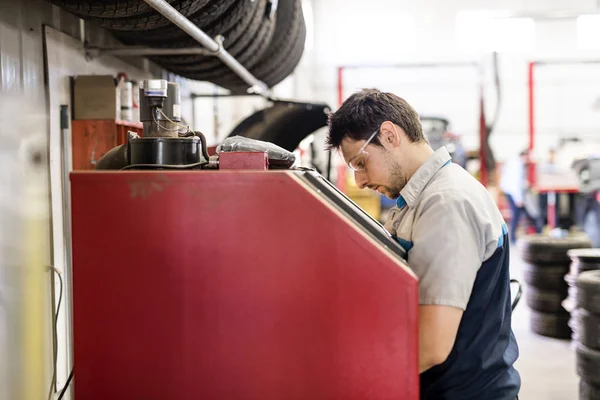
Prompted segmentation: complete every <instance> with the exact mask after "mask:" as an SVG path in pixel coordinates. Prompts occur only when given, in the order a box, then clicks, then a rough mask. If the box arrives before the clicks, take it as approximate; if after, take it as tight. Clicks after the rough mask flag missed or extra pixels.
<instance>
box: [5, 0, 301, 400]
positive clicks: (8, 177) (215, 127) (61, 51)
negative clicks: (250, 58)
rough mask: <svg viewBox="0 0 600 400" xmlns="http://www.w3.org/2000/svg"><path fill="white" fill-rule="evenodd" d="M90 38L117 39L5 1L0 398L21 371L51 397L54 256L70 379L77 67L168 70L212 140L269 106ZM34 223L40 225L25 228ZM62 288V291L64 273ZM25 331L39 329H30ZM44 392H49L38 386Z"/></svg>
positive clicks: (137, 74) (36, 0) (62, 363)
mask: <svg viewBox="0 0 600 400" xmlns="http://www.w3.org/2000/svg"><path fill="white" fill-rule="evenodd" d="M83 39H85V40H87V41H89V42H90V43H92V44H94V45H98V46H114V45H115V44H116V43H115V42H114V40H113V39H112V38H111V37H110V35H108V34H107V33H106V32H105V31H103V30H102V29H99V28H96V27H94V26H93V25H92V24H89V23H86V24H82V21H80V20H79V19H78V18H76V17H74V16H72V15H70V14H68V13H66V12H64V11H62V10H60V9H59V8H57V7H54V6H52V5H50V4H49V3H48V2H46V1H43V0H22V1H14V0H0V188H1V189H0V212H1V213H0V360H3V362H1V363H0V398H1V399H4V398H7V399H8V398H11V399H19V398H21V397H22V395H24V394H25V393H24V392H23V386H22V385H21V384H20V382H22V381H20V379H21V378H22V379H26V383H27V385H28V386H29V387H30V388H31V390H32V391H33V392H34V393H35V394H34V395H32V396H30V398H45V397H46V396H47V394H46V393H47V390H48V388H49V382H50V378H51V377H50V375H49V374H50V373H51V364H52V362H51V359H52V357H51V347H52V346H51V345H52V339H51V338H52V335H51V325H52V317H53V315H52V306H51V305H52V298H53V296H52V290H51V289H52V287H51V277H52V274H51V273H50V272H49V269H47V267H46V266H50V265H52V266H55V267H56V268H58V269H60V270H61V271H63V272H64V279H65V288H64V293H65V297H64V298H63V303H62V307H61V314H60V317H59V321H58V336H59V340H58V371H57V380H58V386H59V387H62V385H63V384H64V383H65V381H66V378H67V375H68V373H69V370H70V366H71V364H70V361H69V360H70V359H71V353H70V346H71V334H70V330H71V328H70V318H67V317H66V316H68V315H69V312H70V309H69V301H70V292H71V287H70V271H68V268H67V265H66V260H67V252H68V248H69V246H68V243H67V241H66V239H65V233H66V231H67V229H66V228H67V226H68V219H65V215H68V213H66V212H65V206H66V205H67V204H68V202H67V198H65V197H64V196H63V192H62V186H63V184H64V183H65V182H64V180H63V172H64V170H63V165H62V153H61V151H62V148H61V140H62V136H61V131H60V126H59V109H60V106H61V105H68V106H70V96H69V78H70V77H71V76H75V75H78V74H113V75H116V74H117V73H119V72H127V73H128V75H129V76H130V77H131V78H133V79H138V80H141V79H144V78H149V77H163V78H168V79H170V80H175V81H178V82H180V83H181V88H182V114H183V116H184V118H185V119H186V120H187V122H188V123H189V124H190V125H192V126H193V127H194V128H195V129H200V130H202V131H203V132H205V133H206V134H207V135H208V137H209V142H210V144H216V143H217V141H218V140H221V139H222V138H223V137H224V136H225V135H226V134H228V133H229V131H230V130H231V129H233V127H234V126H235V124H236V123H237V122H238V121H240V120H241V119H243V118H245V117H246V116H247V115H249V114H250V113H252V112H253V111H255V110H257V109H259V108H262V107H264V106H265V105H266V102H265V100H263V99H262V98H257V97H254V98H247V97H242V98H226V99H223V98H220V99H204V100H196V101H195V102H192V100H191V97H190V95H191V94H192V93H215V92H222V90H221V89H218V88H216V87H215V86H214V85H212V84H208V83H201V82H193V81H188V80H184V79H181V78H179V77H176V76H172V75H170V74H167V73H165V72H164V71H162V70H160V69H158V68H156V67H154V66H153V65H152V64H150V63H149V62H147V61H146V60H144V59H141V58H127V57H125V58H120V59H117V58H112V57H108V58H106V57H102V58H98V59H89V58H87V57H86V55H85V52H84V48H83V42H82V40H83ZM44 40H45V41H46V47H45V46H44ZM45 52H46V54H45ZM46 55H47V57H46ZM294 82H295V81H294V78H289V79H288V80H287V81H286V82H284V83H282V84H281V85H279V87H278V88H277V89H276V91H275V93H276V95H278V96H281V97H284V98H292V97H294V93H295V91H296V87H295V84H294ZM192 103H195V104H192ZM67 135H68V133H67ZM67 141H68V142H69V141H70V140H69V137H67ZM36 151H39V152H40V154H42V155H43V157H42V160H41V162H37V161H36V162H33V161H35V160H36V158H35V157H33V155H34V154H36V153H35V152H36ZM69 151H70V149H67V152H69ZM68 155H69V154H67V156H68ZM25 200H26V201H25ZM32 226H33V227H34V228H35V229H34V230H26V229H25V228H26V227H32ZM21 233H22V235H20V234H21ZM34 238H36V239H35V240H34ZM24 255H29V256H24ZM31 265H35V266H36V268H37V269H36V271H37V273H38V275H36V277H39V278H40V279H39V280H35V284H34V285H29V282H32V281H33V280H31V279H29V277H28V275H27V274H25V273H24V271H25V270H26V268H27V267H28V266H31ZM26 278H27V279H26ZM24 282H25V283H26V285H24ZM28 285H29V286H28ZM54 292H55V295H58V293H59V285H58V280H56V282H55V285H54ZM32 294H33V296H32V297H31V298H33V299H34V300H35V304H34V306H35V307H33V308H31V309H34V308H35V312H37V313H41V314H35V315H33V314H25V313H23V307H24V306H25V303H24V298H25V297H27V296H30V295H32ZM54 299H56V297H55V298H54ZM36 307H37V308H36ZM29 317H31V318H29ZM39 317H41V318H39ZM33 321H37V322H36V324H37V325H34V322H33ZM26 332H29V333H31V336H26V335H25V333H26ZM26 343H29V344H31V343H33V344H35V346H34V347H35V348H36V349H37V350H35V351H36V353H35V354H34V356H35V357H34V358H35V360H36V361H35V365H36V368H37V374H36V373H34V372H35V371H33V370H28V374H27V376H25V375H24V374H22V373H21V367H23V365H24V364H23V360H24V359H23V355H24V348H25V347H27V346H26ZM30 355H31V354H30ZM28 365H30V364H28ZM41 392H43V393H44V394H43V395H39V394H40V393H41Z"/></svg>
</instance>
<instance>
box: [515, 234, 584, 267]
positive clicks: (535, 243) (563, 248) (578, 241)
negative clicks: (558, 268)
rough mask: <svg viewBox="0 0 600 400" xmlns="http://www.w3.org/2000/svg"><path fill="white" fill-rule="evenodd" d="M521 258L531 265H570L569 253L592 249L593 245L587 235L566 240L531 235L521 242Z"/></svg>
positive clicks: (570, 237) (574, 236)
mask: <svg viewBox="0 0 600 400" xmlns="http://www.w3.org/2000/svg"><path fill="white" fill-rule="evenodd" d="M519 247H520V250H521V258H523V260H525V261H526V262H528V263H531V264H554V265H557V264H569V263H570V261H571V259H570V258H569V256H567V252H568V251H569V250H571V249H582V248H590V247H592V244H591V242H590V240H589V239H588V237H587V236H586V235H583V234H580V235H573V236H569V237H566V238H552V237H548V236H542V235H531V236H527V237H525V238H524V239H522V240H520V244H519Z"/></svg>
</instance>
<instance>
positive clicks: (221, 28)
mask: <svg viewBox="0 0 600 400" xmlns="http://www.w3.org/2000/svg"><path fill="white" fill-rule="evenodd" d="M49 1H50V2H51V3H53V4H56V5H58V6H60V7H62V8H64V9H65V10H67V11H69V12H71V13H73V14H75V15H77V16H79V17H81V18H83V19H86V20H90V21H94V22H95V23H97V24H99V25H100V26H102V27H103V28H106V29H108V30H109V31H111V32H112V34H113V35H114V36H115V37H116V38H117V39H119V40H120V41H121V42H123V43H125V44H127V45H138V46H150V47H157V48H184V47H200V44H199V43H198V42H196V41H195V40H194V39H192V38H191V37H189V36H188V35H187V34H186V33H185V32H183V31H182V30H181V29H180V28H179V27H177V26H175V25H173V24H172V23H171V22H170V21H168V20H167V19H166V18H164V17H163V16H162V15H160V14H159V13H158V12H156V11H155V10H154V9H153V8H152V7H150V6H149V5H148V4H147V3H146V2H144V1H143V0H111V1H106V0H49ZM167 2H168V3H169V4H170V5H171V6H172V7H174V8H175V9H176V10H177V11H179V12H180V13H181V14H183V15H184V16H186V17H187V18H188V19H189V20H190V21H191V22H192V23H194V24H195V25H196V26H198V27H199V28H200V29H202V30H203V31H204V32H205V33H206V34H207V35H209V36H210V37H212V38H215V37H217V36H219V35H220V36H222V38H223V46H224V47H225V49H226V50H227V51H228V52H229V53H230V54H231V55H232V56H233V57H234V58H236V59H237V60H238V61H239V62H240V63H241V64H242V65H243V66H244V67H246V69H248V70H249V71H250V72H251V73H252V74H253V75H254V76H255V77H257V78H258V79H259V80H261V81H263V82H264V83H266V84H267V85H268V86H269V87H273V86H274V85H276V84H277V83H279V82H281V81H283V80H284V79H285V78H286V77H287V76H289V75H290V74H291V73H292V72H293V71H294V69H295V68H296V66H297V65H298V63H299V62H300V58H301V57H302V54H303V52H304V42H305V39H306V25H305V23H304V16H303V14H302V4H301V0H278V1H275V0H167ZM150 59H151V60H152V61H154V62H156V63H158V64H159V65H160V66H162V67H163V68H165V69H166V70H168V71H170V72H173V73H176V74H178V75H181V76H183V77H185V78H189V79H195V80H202V81H209V82H213V83H215V84H217V85H219V86H222V87H224V88H227V89H229V90H231V91H232V92H235V93H243V92H246V90H247V89H248V84H246V83H245V82H244V81H242V80H241V79H240V78H239V77H238V76H237V75H236V74H234V73H233V72H232V71H231V70H230V69H229V68H228V67H227V66H225V65H224V64H223V63H222V62H221V61H220V60H219V59H218V58H216V57H213V56H207V55H185V56H183V55H182V56H156V57H150Z"/></svg>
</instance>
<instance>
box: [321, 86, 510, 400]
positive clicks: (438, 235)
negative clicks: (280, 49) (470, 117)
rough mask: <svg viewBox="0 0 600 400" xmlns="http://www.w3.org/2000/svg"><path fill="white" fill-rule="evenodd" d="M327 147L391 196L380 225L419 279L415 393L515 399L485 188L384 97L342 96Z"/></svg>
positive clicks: (500, 254)
mask: <svg viewBox="0 0 600 400" xmlns="http://www.w3.org/2000/svg"><path fill="white" fill-rule="evenodd" d="M328 143H329V146H330V148H332V149H340V150H341V152H342V154H343V157H344V160H345V161H346V163H347V164H348V165H349V166H350V168H352V169H353V170H354V174H355V178H356V183H357V185H358V186H359V187H360V188H369V189H372V190H376V191H377V192H379V193H384V194H385V195H386V196H387V197H389V198H393V199H397V202H396V203H397V205H396V207H394V208H393V209H392V211H391V212H390V217H389V220H388V222H387V223H386V225H385V226H386V228H387V229H388V230H389V231H390V232H391V233H392V234H393V235H394V237H395V238H396V239H397V240H398V242H399V243H400V244H401V245H402V246H403V247H404V248H405V249H406V250H407V251H408V260H407V261H408V264H409V265H410V267H411V269H412V270H413V271H414V272H415V274H416V275H417V277H418V278H419V369H420V372H421V399H423V400H429V399H452V400H467V399H469V400H470V399H473V400H482V399H485V400H512V399H515V398H516V397H517V394H518V392H519V388H520V377H519V374H518V372H517V371H516V370H515V369H514V368H513V363H514V362H515V360H516V359H517V356H518V349H517V343H516V341H515V337H514V335H513V333H512V330H511V299H510V287H509V268H508V260H509V252H508V251H509V248H508V237H507V234H506V225H504V222H503V220H502V216H501V215H500V212H499V211H498V209H497V207H496V205H495V204H494V201H493V200H492V198H491V197H490V196H489V194H488V193H487V191H486V190H485V188H484V187H483V186H482V185H480V184H479V182H477V181H476V180H475V179H474V178H472V177H471V176H470V175H469V174H468V173H467V172H466V171H465V170H464V169H462V168H461V167H459V166H458V165H455V164H452V163H451V161H450V155H449V154H448V151H447V150H446V149H445V148H443V147H442V148H441V149H439V150H437V151H435V152H434V151H433V150H432V149H431V147H430V146H429V144H428V142H427V140H426V139H425V137H424V136H423V131H422V129H421V124H420V122H419V116H418V115H417V113H416V112H415V110H414V109H413V108H412V107H411V106H410V105H409V104H408V103H407V102H406V101H404V100H403V99H401V98H399V97H397V96H395V95H393V94H390V93H382V92H380V91H378V90H374V89H369V90H363V91H361V92H359V93H356V94H354V95H352V96H350V98H348V100H346V101H345V102H344V104H343V105H342V106H341V108H340V109H339V110H338V111H336V112H335V113H334V114H332V115H331V116H330V119H329V137H328Z"/></svg>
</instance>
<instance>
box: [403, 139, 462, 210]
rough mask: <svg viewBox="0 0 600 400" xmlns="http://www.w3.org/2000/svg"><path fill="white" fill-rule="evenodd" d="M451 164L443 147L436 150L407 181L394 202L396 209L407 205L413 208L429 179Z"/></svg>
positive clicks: (448, 154)
mask: <svg viewBox="0 0 600 400" xmlns="http://www.w3.org/2000/svg"><path fill="white" fill-rule="evenodd" d="M450 162H451V157H450V153H448V150H446V148H445V147H443V146H442V147H440V148H439V149H437V150H436V151H435V152H434V153H433V154H432V155H431V156H430V157H429V158H428V159H427V160H426V161H425V162H424V163H423V164H422V165H421V166H420V167H419V168H418V169H417V171H416V172H415V173H414V175H413V176H412V177H411V178H410V179H409V180H408V183H407V184H406V186H404V189H402V191H401V192H400V197H398V200H397V201H396V205H397V206H398V208H402V207H404V206H405V205H407V204H408V206H409V207H410V208H412V207H414V206H415V204H416V202H417V199H418V198H419V196H420V195H421V192H422V191H423V189H425V186H427V184H428V183H429V181H430V180H431V178H433V176H434V175H435V174H436V173H437V172H438V171H439V170H440V169H441V168H442V167H444V166H446V165H448V164H449V163H450Z"/></svg>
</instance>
